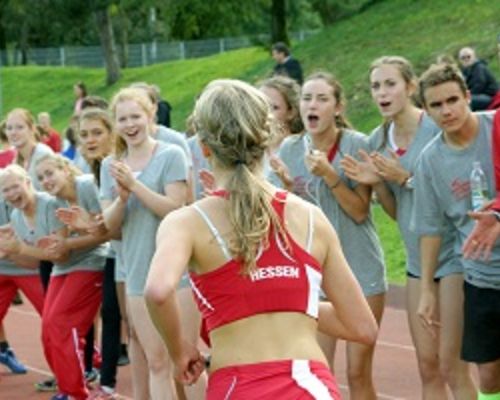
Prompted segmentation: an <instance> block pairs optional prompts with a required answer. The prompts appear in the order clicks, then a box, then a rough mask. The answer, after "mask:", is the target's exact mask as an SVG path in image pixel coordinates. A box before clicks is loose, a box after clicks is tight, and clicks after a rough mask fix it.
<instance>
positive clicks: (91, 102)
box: [81, 96, 108, 110]
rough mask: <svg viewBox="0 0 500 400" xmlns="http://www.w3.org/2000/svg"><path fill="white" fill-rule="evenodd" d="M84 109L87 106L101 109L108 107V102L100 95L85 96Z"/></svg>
mask: <svg viewBox="0 0 500 400" xmlns="http://www.w3.org/2000/svg"><path fill="white" fill-rule="evenodd" d="M81 107H82V110H85V109H86V108H100V109H101V110H107V109H108V102H107V101H106V99H103V98H102V97H99V96H85V97H84V98H83V100H82V105H81Z"/></svg>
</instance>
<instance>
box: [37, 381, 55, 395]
mask: <svg viewBox="0 0 500 400" xmlns="http://www.w3.org/2000/svg"><path fill="white" fill-rule="evenodd" d="M35 389H36V390H37V391H39V392H55V391H56V390H57V381H56V378H50V379H46V380H44V381H41V382H37V383H35Z"/></svg>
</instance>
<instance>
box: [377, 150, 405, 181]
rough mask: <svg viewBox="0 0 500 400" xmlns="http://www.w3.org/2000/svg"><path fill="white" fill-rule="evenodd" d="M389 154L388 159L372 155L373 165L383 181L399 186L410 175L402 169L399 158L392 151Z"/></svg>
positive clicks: (378, 154) (379, 155) (380, 155)
mask: <svg viewBox="0 0 500 400" xmlns="http://www.w3.org/2000/svg"><path fill="white" fill-rule="evenodd" d="M389 153H390V157H385V156H383V155H382V154H380V153H374V154H372V156H371V158H372V160H373V165H374V166H375V168H377V172H378V174H379V175H380V176H381V177H382V178H383V179H384V180H386V181H389V182H394V183H397V184H398V185H401V184H403V183H404V181H405V179H407V178H408V176H409V175H410V173H409V172H408V171H406V170H405V169H404V168H403V166H402V165H401V162H400V161H399V156H398V155H397V154H396V153H395V152H394V151H392V150H389Z"/></svg>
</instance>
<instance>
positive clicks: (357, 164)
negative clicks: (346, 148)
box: [340, 150, 382, 185]
mask: <svg viewBox="0 0 500 400" xmlns="http://www.w3.org/2000/svg"><path fill="white" fill-rule="evenodd" d="M359 155H360V157H361V159H362V160H361V161H358V160H356V159H355V158H354V157H352V156H350V155H349V154H346V155H345V156H344V158H343V159H342V160H341V161H340V165H341V166H342V169H343V170H344V172H345V174H346V176H347V177H348V178H350V179H352V180H355V181H356V182H358V183H362V184H365V185H375V184H377V183H379V182H381V181H382V178H381V176H380V175H379V174H378V173H377V168H376V167H375V165H374V164H373V161H372V159H371V157H370V155H369V154H368V153H367V152H366V151H364V150H360V151H359Z"/></svg>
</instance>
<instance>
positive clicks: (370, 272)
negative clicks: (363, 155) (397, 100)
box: [270, 130, 387, 296]
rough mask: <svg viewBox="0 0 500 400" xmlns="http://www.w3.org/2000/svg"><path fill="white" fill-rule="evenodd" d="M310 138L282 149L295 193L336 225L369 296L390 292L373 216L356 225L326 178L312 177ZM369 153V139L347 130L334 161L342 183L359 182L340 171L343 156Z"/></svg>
mask: <svg viewBox="0 0 500 400" xmlns="http://www.w3.org/2000/svg"><path fill="white" fill-rule="evenodd" d="M309 143H311V141H310V138H309V136H308V135H307V134H304V135H293V136H289V137H287V138H286V139H285V140H284V141H283V143H282V144H281V147H280V149H279V157H280V158H281V160H283V162H284V163H285V164H286V165H287V167H288V169H289V171H290V175H291V177H292V178H293V181H294V184H293V192H294V193H295V194H297V195H298V196H300V197H302V198H303V199H305V200H307V201H310V202H311V203H315V204H316V205H318V206H319V207H320V208H321V209H322V210H323V212H324V213H325V214H326V216H327V218H328V219H329V220H330V222H331V223H332V225H333V226H334V227H335V229H336V231H337V234H338V236H339V239H340V243H341V246H342V250H343V251H344V254H345V256H346V259H347V261H348V263H349V265H350V267H351V269H352V270H353V272H354V274H355V276H356V278H357V279H358V281H359V283H360V285H361V287H362V289H363V293H364V294H365V296H371V295H375V294H379V293H383V292H385V291H386V290H387V282H386V278H385V266H384V261H383V252H382V247H381V245H380V241H379V238H378V235H377V233H376V231H375V226H374V225H373V221H372V218H371V215H369V216H368V218H366V220H365V221H364V222H362V223H360V224H358V223H356V222H355V221H354V220H353V219H352V218H351V217H350V216H349V215H348V214H347V213H346V212H345V211H344V210H343V209H342V207H340V205H339V203H338V202H337V200H336V198H335V196H334V195H333V194H332V193H331V190H330V189H329V188H328V186H327V185H326V183H325V182H324V181H323V179H322V178H320V177H317V176H314V175H312V174H311V173H310V172H309V171H308V169H307V167H306V164H305V154H306V151H307V150H308V149H309V148H310V144H309ZM362 148H363V149H365V150H366V149H367V143H366V137H365V135H363V134H362V133H359V132H355V131H352V130H344V132H343V134H342V137H341V141H340V146H339V151H338V152H337V154H336V156H335V158H334V159H333V160H332V166H333V167H334V168H335V170H336V171H337V173H338V174H339V176H340V177H341V179H342V181H343V182H344V183H345V184H346V185H347V186H349V187H350V188H351V189H354V188H355V187H356V186H357V183H356V182H355V181H352V180H350V179H349V178H347V176H345V174H344V172H343V170H342V168H341V167H340V160H341V159H342V157H343V155H345V154H350V155H352V156H357V154H358V150H359V149H362ZM270 180H271V182H273V183H274V184H275V185H277V186H281V182H280V181H279V179H278V178H277V177H276V175H275V174H271V175H270Z"/></svg>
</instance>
